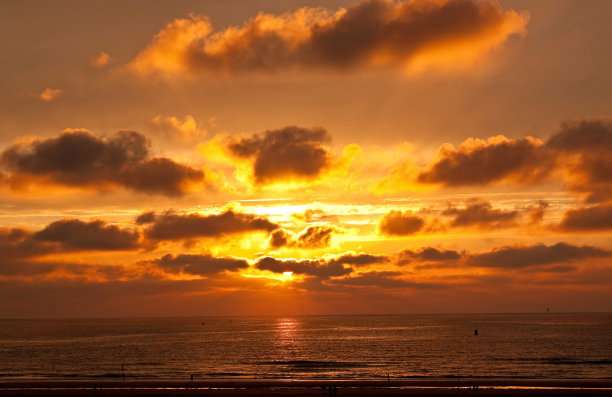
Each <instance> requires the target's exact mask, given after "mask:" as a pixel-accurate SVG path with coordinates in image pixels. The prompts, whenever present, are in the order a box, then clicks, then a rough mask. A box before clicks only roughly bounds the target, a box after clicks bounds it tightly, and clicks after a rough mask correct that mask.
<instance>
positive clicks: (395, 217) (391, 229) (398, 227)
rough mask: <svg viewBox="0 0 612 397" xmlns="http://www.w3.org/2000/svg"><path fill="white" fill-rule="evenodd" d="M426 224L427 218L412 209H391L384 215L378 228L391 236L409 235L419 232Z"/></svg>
mask: <svg viewBox="0 0 612 397" xmlns="http://www.w3.org/2000/svg"><path fill="white" fill-rule="evenodd" d="M424 225H425V220H424V219H423V218H421V217H420V216H418V215H414V213H413V212H412V211H405V212H403V211H399V210H391V211H390V212H389V213H388V214H386V215H385V216H383V217H382V219H381V220H380V223H379V224H378V230H379V231H380V232H381V233H382V234H386V235H390V236H407V235H411V234H415V233H417V232H418V231H419V230H421V229H422V228H423V226H424Z"/></svg>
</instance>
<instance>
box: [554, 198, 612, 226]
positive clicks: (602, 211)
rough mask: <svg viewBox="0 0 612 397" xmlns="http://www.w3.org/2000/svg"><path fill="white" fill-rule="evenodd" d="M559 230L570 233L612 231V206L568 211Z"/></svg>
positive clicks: (597, 206) (604, 205)
mask: <svg viewBox="0 0 612 397" xmlns="http://www.w3.org/2000/svg"><path fill="white" fill-rule="evenodd" d="M559 228H560V229H561V230H564V231H569V232H588V231H592V232H596V231H607V230H612V204H601V205H595V206H591V207H584V208H576V209H571V210H568V211H567V212H566V213H565V214H563V219H562V220H561V223H560V224H559Z"/></svg>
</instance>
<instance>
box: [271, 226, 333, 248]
mask: <svg viewBox="0 0 612 397" xmlns="http://www.w3.org/2000/svg"><path fill="white" fill-rule="evenodd" d="M337 233H341V230H340V229H338V228H337V227H335V226H309V227H307V228H306V229H304V230H303V231H302V232H301V233H300V234H298V235H296V234H295V233H292V232H290V231H287V230H284V229H277V230H275V231H274V232H272V234H271V235H270V247H272V248H282V247H291V248H325V247H329V245H330V243H331V239H332V236H333V235H334V234H337Z"/></svg>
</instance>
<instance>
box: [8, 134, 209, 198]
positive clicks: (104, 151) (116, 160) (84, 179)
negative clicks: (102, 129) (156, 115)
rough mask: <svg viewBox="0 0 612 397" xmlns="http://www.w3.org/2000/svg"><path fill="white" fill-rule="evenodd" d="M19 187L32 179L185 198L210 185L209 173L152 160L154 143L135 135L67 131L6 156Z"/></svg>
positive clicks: (15, 148)
mask: <svg viewBox="0 0 612 397" xmlns="http://www.w3.org/2000/svg"><path fill="white" fill-rule="evenodd" d="M0 164H1V166H2V168H4V169H5V170H6V171H8V172H9V173H10V174H8V177H7V178H8V179H9V181H11V183H13V184H14V185H19V184H20V183H24V180H25V182H27V181H28V180H31V179H36V180H38V181H40V180H42V181H43V182H47V183H53V184H60V185H65V186H73V187H85V188H94V189H98V190H103V189H108V188H111V187H117V186H121V187H124V188H126V189H130V190H133V191H137V192H143V193H148V194H162V195H166V196H180V195H183V194H185V193H187V192H188V191H189V190H190V189H191V188H192V186H193V185H194V184H196V183H202V182H204V179H205V175H204V172H203V171H201V170H198V169H195V168H191V167H189V166H187V165H183V164H179V163H176V162H174V161H173V160H170V159H168V158H165V157H150V156H149V141H148V140H147V139H146V138H145V136H144V135H142V134H139V133H137V132H134V131H119V132H117V133H115V134H113V135H111V136H108V137H99V136H97V135H94V134H92V133H91V132H89V131H86V130H67V131H64V132H63V133H62V134H60V135H59V136H58V137H56V138H48V139H41V138H35V139H32V140H29V141H22V142H17V143H15V144H13V145H12V146H10V147H8V148H7V149H5V150H4V151H3V152H2V154H1V155H0Z"/></svg>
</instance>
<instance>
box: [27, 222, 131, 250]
mask: <svg viewBox="0 0 612 397" xmlns="http://www.w3.org/2000/svg"><path fill="white" fill-rule="evenodd" d="M32 237H33V238H34V239H35V240H38V241H44V242H54V243H59V244H61V246H64V247H67V248H70V249H77V250H101V251H114V250H132V249H137V248H139V246H140V243H139V240H140V233H139V232H137V231H132V230H124V229H120V228H119V227H118V226H116V225H107V224H106V223H105V222H104V221H101V220H94V221H90V222H83V221H80V220H78V219H63V220H60V221H55V222H53V223H51V224H49V225H47V226H46V227H45V228H44V229H42V230H40V231H38V232H36V233H34V234H33V236H32Z"/></svg>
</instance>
